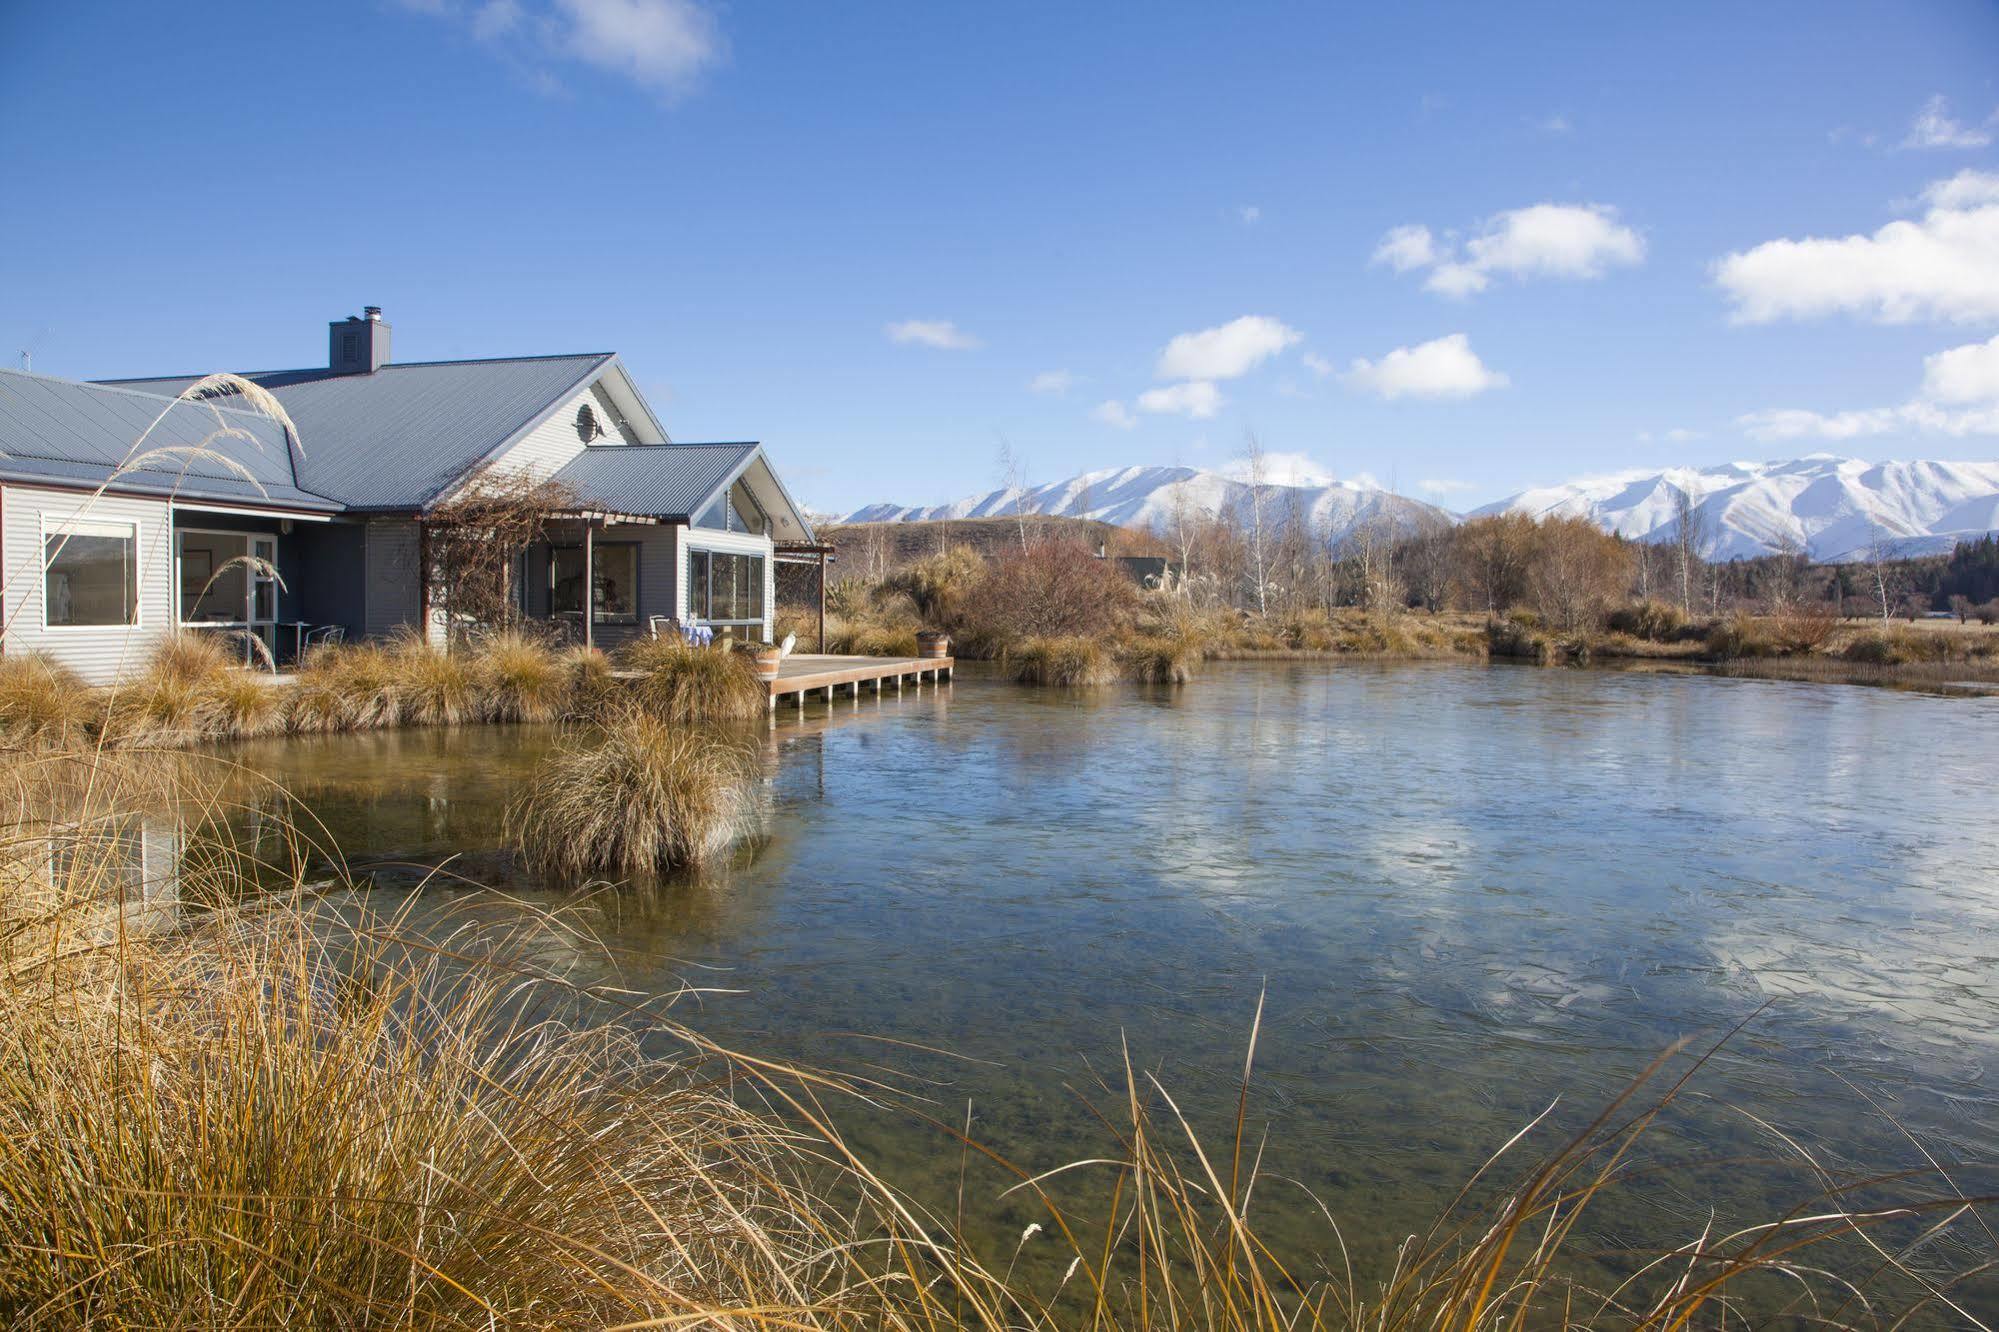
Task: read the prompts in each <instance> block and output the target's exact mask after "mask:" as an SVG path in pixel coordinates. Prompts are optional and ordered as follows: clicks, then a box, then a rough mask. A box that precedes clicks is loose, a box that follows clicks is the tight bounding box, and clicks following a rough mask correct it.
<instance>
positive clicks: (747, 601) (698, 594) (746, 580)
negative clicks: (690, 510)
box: [687, 550, 764, 623]
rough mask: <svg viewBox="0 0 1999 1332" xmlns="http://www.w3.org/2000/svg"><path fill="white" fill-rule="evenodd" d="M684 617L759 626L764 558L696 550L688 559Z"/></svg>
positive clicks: (761, 608) (760, 621) (760, 620)
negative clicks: (751, 623) (685, 611)
mask: <svg viewBox="0 0 1999 1332" xmlns="http://www.w3.org/2000/svg"><path fill="white" fill-rule="evenodd" d="M687 613H688V614H689V615H690V616H692V617H693V618H695V619H697V620H711V621H715V622H718V623H721V622H730V621H733V622H736V623H750V622H754V623H762V621H763V617H764V557H763V556H761V555H731V554H727V553H724V552H723V551H719V550H697V551H694V552H692V553H691V554H690V555H689V557H688V576H687Z"/></svg>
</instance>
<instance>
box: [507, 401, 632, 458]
mask: <svg viewBox="0 0 1999 1332" xmlns="http://www.w3.org/2000/svg"><path fill="white" fill-rule="evenodd" d="M585 403H588V404H590V406H591V409H592V410H593V411H595V412H596V414H597V423H598V424H599V425H601V426H603V427H604V430H605V433H604V434H602V435H599V436H598V437H597V439H596V441H595V442H594V443H593V444H590V445H587V446H586V445H585V444H584V443H583V437H582V436H581V435H580V434H578V433H577V431H576V414H577V412H578V411H580V410H581V409H582V407H583V405H584V404H585ZM634 442H636V441H635V440H634V439H633V438H632V435H631V432H630V430H629V429H626V428H623V427H621V425H620V423H619V418H618V416H617V414H616V413H615V412H614V411H613V410H612V408H611V399H610V395H608V394H606V393H605V392H604V390H603V388H602V386H601V385H598V384H591V385H590V386H589V387H587V388H585V389H583V390H582V391H581V392H579V393H577V394H576V395H575V396H574V397H572V398H570V399H569V400H568V401H567V402H565V403H563V404H562V405H561V406H560V407H557V408H556V409H555V411H554V413H553V414H552V415H551V416H549V418H548V419H547V420H545V421H543V422H542V423H541V424H540V425H538V426H536V427H535V428H534V429H533V430H530V431H528V433H527V434H525V435H523V436H522V437H521V438H520V439H519V440H517V441H515V443H514V445H513V447H512V448H510V449H508V450H507V451H506V452H505V453H503V454H501V455H500V456H499V457H498V458H495V459H494V460H493V466H494V468H495V469H504V470H510V471H533V472H535V473H536V474H537V475H540V476H551V475H553V474H554V473H556V472H558V471H560V470H562V468H563V467H564V466H565V465H567V464H568V463H569V461H570V460H571V459H572V458H574V457H575V456H576V455H577V454H579V453H581V452H583V450H584V449H585V448H586V447H589V448H603V447H606V446H615V445H618V444H631V443H634Z"/></svg>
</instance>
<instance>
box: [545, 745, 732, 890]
mask: <svg viewBox="0 0 1999 1332" xmlns="http://www.w3.org/2000/svg"><path fill="white" fill-rule="evenodd" d="M756 777H757V764H756V755H755V752H754V751H753V750H752V749H751V748H750V747H749V746H748V745H747V744H746V743H745V742H743V741H742V740H740V739H737V738H731V737H726V736H721V735H717V734H715V733H713V732H711V731H705V730H698V729H695V728H692V727H688V726H684V725H677V724H675V723H673V722H670V721H668V720H667V719H665V718H663V717H661V716H659V715H657V714H656V713H655V712H653V711H652V710H651V709H649V708H646V707H642V706H634V707H628V708H624V709H621V710H618V711H616V712H614V713H612V714H611V715H609V716H608V717H606V718H604V719H603V721H602V722H601V723H599V724H597V725H594V726H587V727H578V728H576V729H575V730H573V731H572V732H571V733H570V734H569V735H568V736H566V737H565V738H564V740H563V742H562V743H561V744H559V745H558V746H557V748H556V750H555V751H554V752H553V753H552V754H551V755H550V756H549V757H548V758H546V759H545V760H543V762H542V764H541V766H540V768H539V769H537V771H536V772H535V775H534V778H533V779H532V780H531V781H530V782H529V783H528V785H527V787H526V788H525V789H524V791H523V793H522V795H521V797H520V798H519V800H518V801H516V803H515V805H514V808H513V809H512V810H511V811H510V812H509V815H508V823H509V825H510V826H512V827H513V829H514V843H515V846H516V848H517V849H518V850H519V851H520V853H521V855H522V858H523V859H524V860H525V861H526V862H527V863H528V864H529V865H530V866H531V867H533V868H534V869H535V870H536V871H537V872H539V873H542V874H545V875H549V876H551V877H561V878H568V879H572V880H578V879H584V878H587V877H589V876H591V875H598V874H615V875H625V876H632V877H641V878H645V877H651V876H653V875H657V874H661V873H665V872H667V871H670V870H675V869H679V868H682V867H683V866H689V865H700V864H703V863H706V862H708V861H712V860H714V859H716V858H718V857H720V856H722V855H725V854H726V853H727V852H728V851H729V850H730V848H732V847H733V846H735V845H736V843H738V842H739V841H741V840H743V839H744V838H746V837H748V836H750V835H751V834H753V833H754V832H756V831H757V829H758V828H759V826H760V823H761V812H760V808H759V806H758V803H757V800H756V791H755V789H754V784H755V781H756Z"/></svg>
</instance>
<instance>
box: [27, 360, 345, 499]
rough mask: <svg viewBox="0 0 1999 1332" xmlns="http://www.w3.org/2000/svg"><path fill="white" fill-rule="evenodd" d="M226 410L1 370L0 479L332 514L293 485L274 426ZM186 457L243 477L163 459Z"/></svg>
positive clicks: (280, 432) (217, 403)
mask: <svg viewBox="0 0 1999 1332" xmlns="http://www.w3.org/2000/svg"><path fill="white" fill-rule="evenodd" d="M226 402H227V400H226V399H224V400H215V399H207V400H204V401H201V402H176V401H174V400H172V399H171V398H169V397H163V396H160V395H158V394H152V393H139V392H134V391H132V390H129V389H123V388H112V387H106V386H104V385H101V384H81V383H77V382H76V381H75V380H69V379H55V378H51V377H50V376H47V375H31V374H27V373H24V372H22V371H19V370H0V477H5V478H6V479H8V480H14V481H52V482H64V483H68V484H72V485H88V486H97V485H101V484H104V483H105V482H107V481H108V482H110V483H111V484H112V486H113V487H114V488H115V489H119V490H130V491H145V492H148V493H153V494H175V495H181V496H184V497H186V498H189V499H216V500H232V501H238V502H243V503H251V504H255V503H271V504H281V505H284V506H287V507H292V508H299V509H311V510H320V511H331V510H336V509H338V508H339V507H340V505H339V504H338V503H336V502H334V501H332V500H330V499H327V498H325V497H324V496H321V495H318V494H313V493H311V492H309V491H307V490H305V489H303V488H301V487H300V486H299V485H298V483H297V480H296V477H295V474H294V471H293V458H292V453H291V448H290V441H288V440H287V439H286V437H285V430H284V427H283V426H281V425H279V424H278V423H277V422H276V421H273V420H271V419H270V418H269V417H267V416H263V415H261V414H259V413H256V412H248V411H240V410H237V409H235V408H232V407H229V406H226V405H224V404H225V403H226ZM225 430H226V431H228V432H231V433H223V432H224V431H225ZM194 449H200V450H202V451H203V453H212V454H215V455H219V458H226V459H228V460H229V462H233V463H235V464H236V466H237V467H240V468H241V469H242V471H241V472H239V471H237V470H236V469H235V468H232V467H230V466H229V465H228V464H227V463H224V462H222V461H219V460H218V458H216V457H204V456H200V455H197V454H191V453H189V452H171V451H170V450H194ZM243 472H247V473H248V474H249V477H248V478H246V477H245V476H244V475H243Z"/></svg>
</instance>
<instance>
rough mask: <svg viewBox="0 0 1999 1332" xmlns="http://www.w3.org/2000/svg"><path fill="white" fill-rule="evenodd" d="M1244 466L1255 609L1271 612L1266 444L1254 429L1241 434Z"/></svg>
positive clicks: (1257, 611)
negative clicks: (1265, 468) (1266, 501)
mask: <svg viewBox="0 0 1999 1332" xmlns="http://www.w3.org/2000/svg"><path fill="white" fill-rule="evenodd" d="M1242 440H1243V443H1242V453H1243V462H1244V464H1245V468H1244V470H1245V471H1246V473H1247V475H1248V478H1249V558H1250V566H1251V569H1252V571H1253V572H1254V574H1255V576H1256V613H1257V614H1258V615H1268V614H1269V613H1270V576H1269V569H1268V567H1267V563H1266V561H1267V557H1268V550H1267V540H1266V536H1265V533H1264V522H1263V517H1264V515H1263V500H1264V495H1263V480H1264V467H1263V445H1262V444H1260V443H1259V442H1258V441H1257V438H1256V432H1255V431H1254V430H1245V431H1244V432H1243V436H1242Z"/></svg>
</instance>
